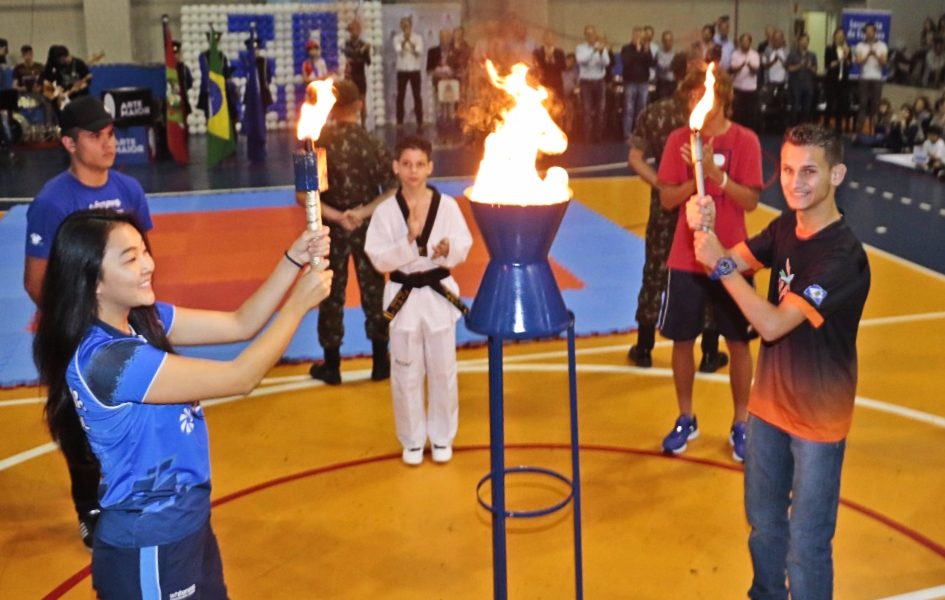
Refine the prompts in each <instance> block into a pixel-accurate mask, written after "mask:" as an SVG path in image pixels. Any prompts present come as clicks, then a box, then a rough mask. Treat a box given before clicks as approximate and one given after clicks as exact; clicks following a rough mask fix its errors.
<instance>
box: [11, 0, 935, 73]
mask: <svg viewBox="0 0 945 600" xmlns="http://www.w3.org/2000/svg"><path fill="white" fill-rule="evenodd" d="M198 1H201V0H130V3H131V23H132V32H131V44H132V59H133V60H134V61H135V62H141V63H153V62H160V61H161V60H162V46H161V15H162V14H164V13H167V14H168V15H170V17H171V27H172V30H173V31H174V32H175V35H179V34H180V7H181V6H183V5H184V4H192V3H197V2H198ZM202 1H204V2H206V3H210V4H249V3H253V2H250V1H249V0H202ZM413 1H414V2H423V3H430V4H434V3H436V2H437V1H438V0H413ZM454 2H455V0H454ZM257 3H258V2H257ZM462 4H463V7H464V9H463V16H464V19H465V20H467V21H469V22H471V23H474V22H476V21H479V20H481V18H483V17H492V16H494V15H495V14H496V12H497V11H501V10H502V8H503V7H505V8H506V9H508V10H511V11H515V12H518V13H520V14H521V16H522V17H523V18H524V19H525V20H527V21H528V22H529V23H532V24H534V27H533V29H532V35H533V37H535V38H536V39H537V37H538V28H540V27H542V26H543V25H544V24H545V23H546V22H547V24H548V25H549V26H550V27H551V28H552V29H554V30H555V31H558V32H559V33H561V34H563V35H561V36H560V37H561V40H560V43H561V44H562V46H564V47H566V48H568V49H570V48H573V47H574V46H575V45H576V44H577V43H579V42H580V41H581V38H582V30H583V28H584V25H585V24H588V23H593V24H596V25H597V26H598V28H599V29H600V30H602V31H603V32H604V33H606V34H607V36H608V38H609V39H610V40H611V42H612V43H614V44H615V45H616V44H623V43H625V42H626V41H627V40H629V39H630V31H631V29H632V27H633V26H634V25H647V24H648V25H652V26H653V27H654V28H656V31H657V33H659V32H660V31H662V30H664V29H671V30H672V31H674V32H675V33H676V37H677V39H679V40H680V42H682V41H684V40H694V39H695V38H696V36H697V35H698V32H699V28H700V27H701V26H702V24H704V23H708V22H711V21H714V20H715V19H716V18H717V17H718V16H719V15H722V14H728V15H731V17H732V18H733V19H735V18H736V5H737V7H738V15H737V18H738V22H737V25H738V32H739V33H740V32H745V31H747V32H750V33H751V34H752V35H753V36H754V37H755V40H756V43H757V42H758V41H760V40H759V38H760V36H761V35H762V34H763V32H764V26H765V25H766V24H769V23H770V24H772V25H775V26H776V27H779V28H781V29H784V30H785V32H790V31H791V27H792V21H793V18H794V15H793V4H794V2H788V1H783V0H738V1H737V2H736V1H735V0H701V1H698V0H688V1H687V0H537V1H535V2H531V1H529V0H463V2H462ZM797 4H798V6H799V10H800V11H807V10H823V11H827V12H837V13H839V11H840V9H841V8H842V7H843V6H861V7H863V6H865V7H868V8H875V9H883V10H891V11H892V12H893V31H894V33H893V40H894V41H895V40H897V39H900V38H901V39H903V41H905V42H906V43H907V44H909V46H910V47H914V46H915V44H916V42H917V39H916V38H917V37H918V33H919V31H920V29H921V26H922V20H923V19H924V18H925V17H926V16H932V17H933V19H935V20H937V19H938V17H939V15H941V14H942V13H945V0H858V1H857V0H812V1H806V2H799V3H797ZM83 5H84V2H83V0H0V37H5V38H7V39H8V40H9V42H10V49H11V51H12V54H13V55H14V60H15V59H17V58H18V56H17V55H18V53H19V47H20V46H21V45H22V44H25V43H29V44H32V45H33V47H34V48H35V49H36V55H37V58H38V59H39V60H45V55H46V49H47V48H48V47H49V46H50V45H51V44H65V45H67V46H68V47H69V48H70V50H72V52H73V53H74V54H75V55H76V56H79V57H82V58H88V57H89V56H90V55H91V54H94V53H95V52H97V51H98V50H99V48H89V47H88V46H87V44H86V35H85V32H86V29H85V19H84V15H83ZM545 7H547V16H546V15H545V14H544V12H543V11H544V10H545ZM485 13H489V14H488V15H486V14H485ZM113 60H114V59H111V57H106V60H105V62H112V61H113Z"/></svg>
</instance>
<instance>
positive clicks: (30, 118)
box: [10, 93, 59, 144]
mask: <svg viewBox="0 0 945 600" xmlns="http://www.w3.org/2000/svg"><path fill="white" fill-rule="evenodd" d="M10 132H11V134H12V136H13V143H14V144H16V143H19V142H23V143H25V144H36V143H42V142H49V141H54V140H56V138H57V137H58V136H59V127H58V125H56V120H55V117H54V116H53V107H52V104H51V103H50V102H49V100H47V99H46V98H45V97H44V96H43V95H42V94H37V93H21V94H20V95H19V98H18V99H17V102H16V110H15V111H13V112H11V113H10Z"/></svg>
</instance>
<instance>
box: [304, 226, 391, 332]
mask: <svg viewBox="0 0 945 600" xmlns="http://www.w3.org/2000/svg"><path fill="white" fill-rule="evenodd" d="M366 235H367V223H365V224H364V225H362V226H361V227H359V228H358V229H356V230H354V231H345V230H343V229H342V228H340V227H334V226H332V227H331V252H330V254H329V255H328V263H329V265H330V268H331V270H332V271H334V278H333V279H332V282H331V294H330V295H329V296H328V298H326V299H325V300H324V301H323V302H322V303H321V305H320V306H319V307H318V341H319V343H321V345H322V347H323V348H329V347H335V348H337V347H339V346H341V340H342V339H343V338H344V335H345V325H344V309H345V288H346V287H347V285H348V257H349V256H350V257H352V258H353V259H354V270H355V274H356V275H357V278H358V288H359V289H360V291H361V308H362V309H363V310H364V331H365V333H366V334H367V337H368V339H370V340H371V341H375V342H387V341H388V339H390V333H389V329H388V323H387V319H385V318H384V306H383V302H384V276H383V275H382V274H380V273H378V272H377V271H376V270H375V269H374V265H373V264H371V261H370V259H369V258H368V257H367V254H365V253H364V239H365V237H366Z"/></svg>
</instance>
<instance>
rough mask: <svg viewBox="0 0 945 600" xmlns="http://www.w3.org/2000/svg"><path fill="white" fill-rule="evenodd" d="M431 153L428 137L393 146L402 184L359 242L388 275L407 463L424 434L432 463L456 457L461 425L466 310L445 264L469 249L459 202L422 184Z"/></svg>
mask: <svg viewBox="0 0 945 600" xmlns="http://www.w3.org/2000/svg"><path fill="white" fill-rule="evenodd" d="M431 151H432V148H431V146H430V142H429V141H427V140H425V139H423V138H421V137H417V136H408V137H406V138H404V139H403V140H401V141H400V142H399V143H398V144H397V148H396V150H395V152H394V163H393V168H394V172H395V173H397V176H398V177H399V178H400V188H399V189H398V190H397V193H396V195H395V196H393V197H390V198H387V199H386V200H384V201H382V202H381V203H380V204H379V205H378V207H377V209H375V211H374V215H373V216H372V218H371V224H370V225H369V226H368V231H367V239H366V241H365V245H364V250H365V252H366V253H367V255H368V257H369V258H370V259H371V262H373V263H374V267H375V268H376V269H377V270H378V271H380V272H382V273H390V279H389V281H388V282H387V285H386V286H385V288H384V302H385V304H386V305H387V309H386V310H385V316H387V318H388V319H390V320H391V323H390V345H391V347H390V350H391V395H392V396H393V404H394V423H395V426H396V429H397V439H398V440H399V441H400V443H401V445H402V446H403V453H402V454H401V457H402V459H403V461H404V463H406V464H408V465H411V466H416V465H419V464H421V463H422V462H423V447H424V446H425V445H426V442H427V439H429V440H430V445H431V451H432V455H433V460H434V462H438V463H445V462H449V460H450V459H451V458H452V456H453V438H455V437H456V430H457V428H458V427H459V388H458V383H457V375H456V321H457V320H458V319H459V317H460V316H461V315H462V314H463V313H464V312H465V310H466V307H465V305H463V303H462V300H460V299H459V286H458V285H457V283H456V280H455V279H453V277H452V276H450V273H449V269H451V268H453V267H455V266H457V265H458V264H460V263H462V262H463V261H465V260H466V255H467V254H469V249H470V247H471V246H472V235H471V234H470V233H469V228H468V227H467V226H466V221H465V220H464V219H463V213H462V212H461V211H460V209H459V205H458V204H457V203H456V200H454V199H453V198H452V197H450V196H448V195H446V194H440V192H439V191H437V190H436V188H434V187H433V186H430V185H428V184H427V179H428V178H429V177H430V175H431V174H432V173H433V161H432V160H431V159H430V156H431ZM424 378H426V383H427V386H426V387H427V396H428V405H429V407H428V409H427V410H426V411H425V410H424V406H423V405H424V401H423V400H424V398H423V396H424V394H423V388H424Z"/></svg>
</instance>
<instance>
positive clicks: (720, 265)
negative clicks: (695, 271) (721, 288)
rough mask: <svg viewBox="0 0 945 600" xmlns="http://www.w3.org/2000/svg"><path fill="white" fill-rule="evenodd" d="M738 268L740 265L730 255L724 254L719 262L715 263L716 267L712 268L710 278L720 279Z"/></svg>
mask: <svg viewBox="0 0 945 600" xmlns="http://www.w3.org/2000/svg"><path fill="white" fill-rule="evenodd" d="M737 270H738V265H736V264H735V261H734V260H733V259H731V258H729V257H728V256H723V257H722V258H720V259H719V262H717V263H715V268H714V269H712V272H711V273H709V279H711V280H712V281H718V280H719V279H721V278H722V277H725V276H726V275H731V274H732V273H734V272H735V271H737Z"/></svg>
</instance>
